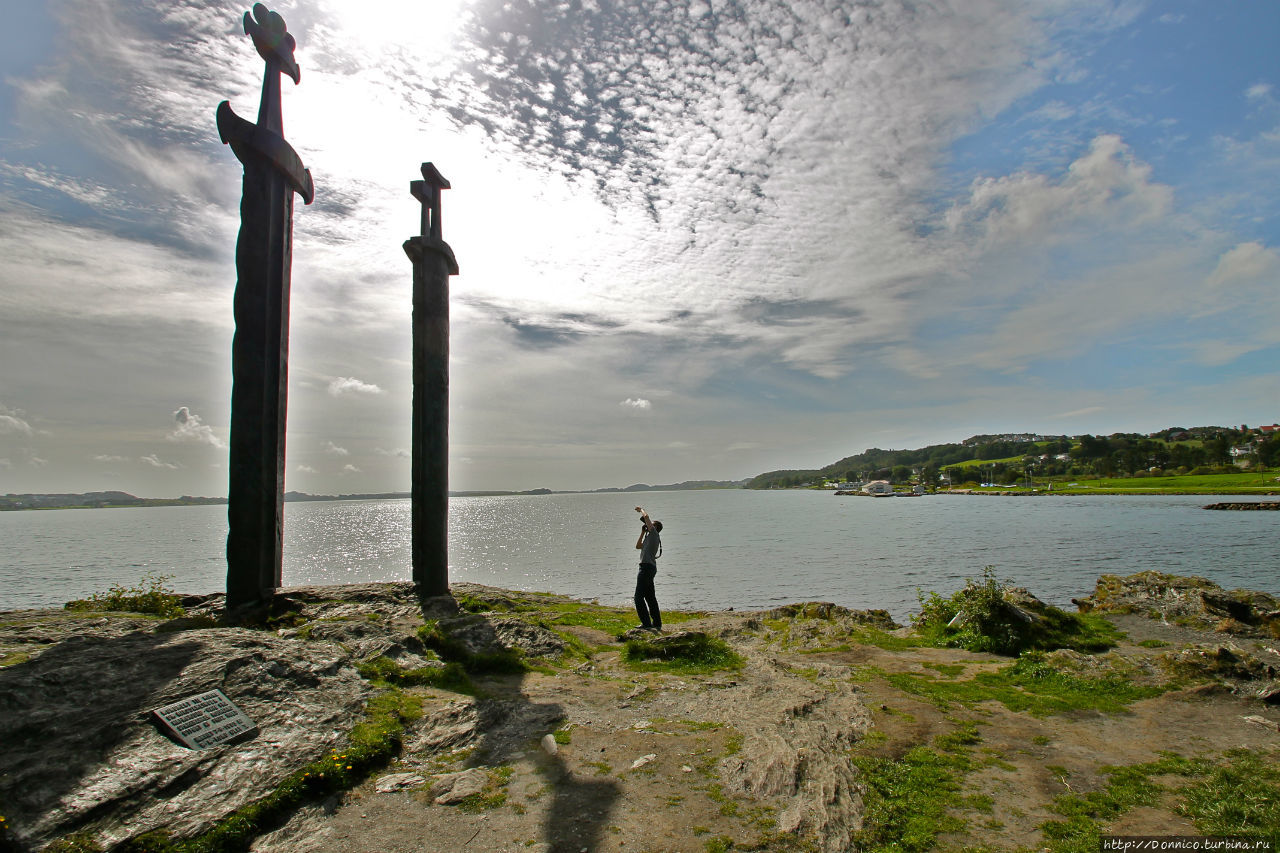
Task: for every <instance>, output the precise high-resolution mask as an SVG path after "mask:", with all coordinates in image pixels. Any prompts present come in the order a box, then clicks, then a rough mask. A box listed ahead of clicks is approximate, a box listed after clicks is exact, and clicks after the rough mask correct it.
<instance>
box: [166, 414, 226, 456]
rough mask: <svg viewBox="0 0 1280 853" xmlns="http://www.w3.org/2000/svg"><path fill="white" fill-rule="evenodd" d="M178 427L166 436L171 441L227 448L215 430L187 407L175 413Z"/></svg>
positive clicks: (174, 416) (174, 417)
mask: <svg viewBox="0 0 1280 853" xmlns="http://www.w3.org/2000/svg"><path fill="white" fill-rule="evenodd" d="M173 419H174V420H175V421H177V423H178V425H177V426H175V427H174V428H173V432H171V433H169V434H168V435H167V436H165V437H166V438H167V439H168V440H169V441H183V442H190V443H194V444H207V445H209V446H210V447H219V448H221V447H226V446H227V443H226V442H225V441H223V440H222V439H221V438H218V436H217V435H215V434H214V432H213V428H212V427H211V426H209V425H208V424H206V423H204V422H202V421H201V419H200V416H199V415H197V414H196V413H195V412H192V411H191V410H190V409H188V408H187V407H186V406H179V407H178V410H177V411H176V412H174V413H173Z"/></svg>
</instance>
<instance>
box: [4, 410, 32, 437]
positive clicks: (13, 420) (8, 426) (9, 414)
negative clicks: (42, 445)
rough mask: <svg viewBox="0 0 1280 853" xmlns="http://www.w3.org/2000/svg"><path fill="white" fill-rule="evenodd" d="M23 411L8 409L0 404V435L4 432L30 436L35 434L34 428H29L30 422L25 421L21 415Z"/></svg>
mask: <svg viewBox="0 0 1280 853" xmlns="http://www.w3.org/2000/svg"><path fill="white" fill-rule="evenodd" d="M24 414H25V413H24V412H21V411H19V410H18V409H9V408H5V406H3V405H0V435H4V434H5V433H16V434H18V435H26V436H31V435H35V430H33V429H32V428H31V424H29V423H27V421H26V420H25V418H23V415H24Z"/></svg>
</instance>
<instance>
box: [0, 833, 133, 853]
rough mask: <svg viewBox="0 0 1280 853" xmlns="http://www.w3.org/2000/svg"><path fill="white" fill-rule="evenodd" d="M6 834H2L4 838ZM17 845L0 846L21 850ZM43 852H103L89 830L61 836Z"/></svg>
mask: <svg viewBox="0 0 1280 853" xmlns="http://www.w3.org/2000/svg"><path fill="white" fill-rule="evenodd" d="M3 838H4V836H0V839H3ZM126 843H128V842H126ZM20 849H22V848H19V847H17V846H16V842H15V846H12V847H9V846H3V847H0V850H4V851H9V850H15V851H16V850H20ZM43 853H102V846H101V845H100V844H98V842H96V841H94V840H93V836H92V835H90V834H89V833H87V832H77V833H75V834H74V835H68V836H67V837H66V838H59V839H57V840H56V841H53V842H51V843H49V844H47V845H45V847H44V848H43Z"/></svg>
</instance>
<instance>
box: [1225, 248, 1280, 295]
mask: <svg viewBox="0 0 1280 853" xmlns="http://www.w3.org/2000/svg"><path fill="white" fill-rule="evenodd" d="M1277 279H1280V254H1278V253H1277V252H1276V250H1275V249H1268V248H1267V247H1265V246H1263V245H1262V244H1261V243H1256V242H1250V243H1241V244H1240V245H1238V246H1236V247H1235V248H1233V249H1231V250H1230V251H1228V252H1226V253H1225V254H1223V255H1222V257H1221V258H1219V259H1218V265H1217V266H1216V267H1215V268H1214V270H1213V272H1212V273H1210V274H1209V278H1208V279H1207V283H1208V284H1209V286H1211V287H1215V288H1218V287H1230V286H1232V285H1237V284H1242V283H1248V284H1251V283H1260V282H1263V281H1264V280H1265V283H1266V284H1268V285H1270V286H1271V288H1272V289H1274V287H1275V286H1276V285H1277V283H1280V282H1278V281H1277Z"/></svg>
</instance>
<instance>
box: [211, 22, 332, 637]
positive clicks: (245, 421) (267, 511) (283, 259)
mask: <svg viewBox="0 0 1280 853" xmlns="http://www.w3.org/2000/svg"><path fill="white" fill-rule="evenodd" d="M244 31H245V33H246V34H247V35H248V36H250V37H251V38H252V39H253V45H254V47H256V48H257V49H258V54H259V55H260V56H261V57H262V58H263V59H264V60H266V64H267V67H266V73H265V75H264V77H263V80H262V101H261V104H260V105H259V108H258V122H257V124H254V123H253V122H250V121H246V120H245V119H242V118H240V117H239V116H238V115H236V114H235V113H234V112H233V111H232V109H231V105H230V104H229V103H228V102H227V101H223V102H222V103H220V104H219V105H218V112H217V120H218V135H219V136H220V137H221V138H222V141H223V142H224V143H226V144H229V145H230V146H231V150H232V151H233V152H235V155H236V158H237V159H239V160H240V162H241V163H242V164H243V165H244V189H243V196H242V198H241V201H240V236H239V239H238V240H237V241H236V291H235V320H236V330H235V337H234V338H233V340H232V344H231V374H232V387H231V454H230V455H231V461H230V469H231V470H230V485H229V491H228V508H227V520H228V522H229V527H230V530H229V533H228V535H227V604H226V607H227V612H228V613H230V612H232V611H234V610H243V609H246V608H253V607H255V606H261V605H265V604H268V603H269V602H270V601H271V598H272V596H274V595H275V591H276V589H277V588H279V586H280V581H281V577H280V564H281V558H282V556H283V542H284V539H283V536H284V444H285V408H286V406H285V403H286V398H287V396H288V391H289V381H288V378H289V273H290V265H291V262H292V254H293V194H294V193H297V194H298V195H300V196H302V200H303V202H305V203H306V204H310V203H311V200H312V198H313V197H314V195H315V190H314V187H313V186H312V183H311V173H310V172H309V171H308V170H307V169H306V168H305V167H304V166H303V165H302V160H301V159H300V158H299V157H298V155H297V152H295V151H294V150H293V147H292V146H291V145H289V143H288V142H286V141H285V139H284V125H283V121H282V118H281V112H280V75H281V74H288V75H289V76H290V77H291V78H293V82H294V83H297V82H298V81H299V79H300V77H301V72H300V71H299V70H298V64H297V62H295V61H294V58H293V51H294V47H295V44H296V43H295V42H294V39H293V36H291V35H290V34H289V33H288V31H287V30H286V28H285V23H284V19H283V18H281V17H280V15H278V14H277V13H275V12H272V11H270V10H268V9H267V7H266V6H263V5H262V4H261V3H255V4H254V6H253V12H252V13H249V12H246V13H245V15H244Z"/></svg>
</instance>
